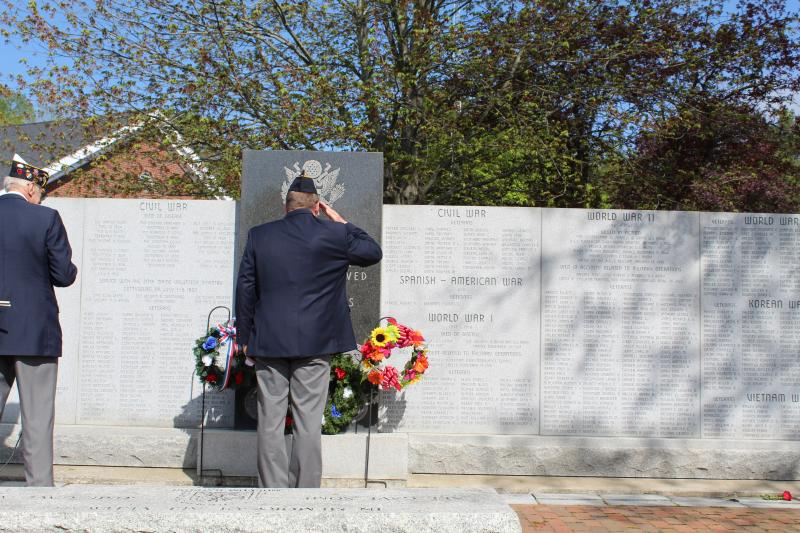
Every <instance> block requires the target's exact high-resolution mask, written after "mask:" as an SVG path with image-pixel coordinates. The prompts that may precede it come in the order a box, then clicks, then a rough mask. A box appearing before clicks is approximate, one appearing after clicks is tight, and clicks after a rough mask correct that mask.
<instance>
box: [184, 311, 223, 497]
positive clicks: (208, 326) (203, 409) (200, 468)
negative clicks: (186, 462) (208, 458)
mask: <svg viewBox="0 0 800 533" xmlns="http://www.w3.org/2000/svg"><path fill="white" fill-rule="evenodd" d="M217 309H224V310H225V311H227V312H228V320H227V321H228V322H230V320H231V310H230V308H229V307H226V306H224V305H218V306H216V307H215V308H213V309H212V310H211V311H209V312H208V319H207V320H206V334H207V335H210V334H211V315H213V314H214V311H216V310H217ZM192 379H194V378H192ZM205 429H206V382H205V381H203V394H202V400H201V403H200V460H199V461H198V464H197V476H198V477H199V479H200V486H203V485H204V481H205V478H204V476H205V474H204V471H203V451H204V450H203V447H204V444H205Z"/></svg>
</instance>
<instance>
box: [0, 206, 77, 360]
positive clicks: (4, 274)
mask: <svg viewBox="0 0 800 533" xmlns="http://www.w3.org/2000/svg"><path fill="white" fill-rule="evenodd" d="M77 274H78V268H77V267H76V266H75V265H73V264H72V249H71V248H70V246H69V240H68V239H67V230H66V229H65V228H64V223H63V222H61V217H60V216H59V215H58V211H56V210H54V209H50V208H49V207H45V206H42V205H36V204H31V203H28V202H27V201H26V200H25V198H23V197H21V196H19V195H18V194H4V195H2V196H0V300H10V301H11V307H10V308H4V307H0V357H2V356H21V355H38V356H50V357H61V326H60V324H59V323H58V303H57V302H56V294H55V291H54V290H53V287H54V286H55V287H68V286H69V285H72V283H73V282H74V281H75V276H76V275H77Z"/></svg>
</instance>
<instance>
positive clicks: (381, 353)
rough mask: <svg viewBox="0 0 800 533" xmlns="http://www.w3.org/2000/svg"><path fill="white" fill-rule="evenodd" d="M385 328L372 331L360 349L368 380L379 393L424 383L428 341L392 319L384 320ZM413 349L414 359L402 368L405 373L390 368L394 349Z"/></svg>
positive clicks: (412, 355)
mask: <svg viewBox="0 0 800 533" xmlns="http://www.w3.org/2000/svg"><path fill="white" fill-rule="evenodd" d="M384 320H386V325H385V326H381V325H379V326H378V327H377V328H375V329H373V330H372V333H370V336H369V338H367V339H366V340H365V341H364V344H362V345H361V346H359V347H358V351H359V352H360V353H361V369H362V371H363V373H364V374H365V375H366V380H367V382H369V383H370V384H371V385H372V386H373V387H377V388H378V389H380V390H389V389H395V390H398V391H400V390H403V389H404V388H405V387H408V386H409V385H413V384H414V383H417V382H418V381H419V380H421V379H422V376H423V375H424V374H425V371H426V370H428V347H427V345H426V344H425V337H423V336H422V333H420V332H419V331H417V330H414V329H411V328H409V327H408V326H404V325H403V324H400V323H398V322H397V320H395V319H394V318H392V317H386V318H382V319H381V322H382V321H384ZM409 347H410V348H411V357H410V358H409V359H408V361H406V363H405V364H404V365H403V370H402V373H400V372H398V370H397V368H396V367H394V366H392V365H389V364H387V362H386V360H387V359H389V357H391V355H392V353H393V352H394V350H395V349H397V348H400V349H403V348H409Z"/></svg>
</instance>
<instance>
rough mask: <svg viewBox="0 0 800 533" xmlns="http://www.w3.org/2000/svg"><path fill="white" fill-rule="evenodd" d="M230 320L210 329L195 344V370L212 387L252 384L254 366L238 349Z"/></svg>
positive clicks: (215, 388)
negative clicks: (248, 362) (250, 364)
mask: <svg viewBox="0 0 800 533" xmlns="http://www.w3.org/2000/svg"><path fill="white" fill-rule="evenodd" d="M237 348H238V347H237V345H236V327H235V326H234V322H233V320H231V321H229V322H227V323H225V324H219V325H217V326H215V327H212V328H210V329H209V330H208V331H207V332H206V334H205V335H203V336H202V337H200V338H198V339H197V340H196V341H195V345H194V358H195V372H196V373H197V377H198V378H199V379H200V381H201V382H202V383H205V384H206V385H208V386H209V387H211V388H212V389H214V390H220V391H221V390H225V389H227V388H238V387H248V386H252V385H253V384H254V383H255V369H254V368H253V367H251V366H249V365H248V364H247V363H246V358H245V356H244V353H242V352H241V351H240V350H238V349H237Z"/></svg>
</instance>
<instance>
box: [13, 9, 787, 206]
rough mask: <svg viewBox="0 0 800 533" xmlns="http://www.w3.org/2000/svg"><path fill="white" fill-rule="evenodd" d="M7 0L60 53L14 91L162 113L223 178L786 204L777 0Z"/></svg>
mask: <svg viewBox="0 0 800 533" xmlns="http://www.w3.org/2000/svg"><path fill="white" fill-rule="evenodd" d="M3 1H5V2H6V3H7V4H8V8H9V9H8V10H7V14H6V15H5V20H4V22H5V26H6V28H10V30H6V32H7V33H8V32H11V33H13V34H14V38H16V39H20V40H22V41H26V40H30V41H37V42H40V43H43V44H44V45H46V46H47V47H48V49H49V50H50V53H51V54H52V56H53V57H54V58H55V57H67V58H69V59H70V61H71V67H70V68H65V67H63V63H59V62H54V63H53V66H52V67H51V68H43V69H38V70H37V71H35V72H33V73H32V76H31V78H32V79H33V80H35V81H34V82H33V83H32V84H31V85H30V87H29V90H31V91H32V92H33V93H35V94H36V95H37V96H38V97H39V98H41V99H42V100H43V101H46V102H47V103H48V104H49V105H51V106H55V107H56V108H57V109H60V110H61V111H62V112H63V113H70V114H74V113H75V112H76V110H77V111H78V112H80V113H82V114H83V115H85V116H87V117H88V116H93V117H98V116H119V114H120V113H121V112H125V113H139V114H142V116H145V115H147V114H148V113H149V112H150V111H152V110H159V111H161V114H160V115H159V116H160V117H161V118H160V119H159V120H168V121H170V122H173V125H174V126H175V127H176V128H177V129H178V130H179V131H181V133H182V134H183V140H184V142H187V143H190V144H191V145H192V146H193V148H194V149H195V151H196V152H198V153H200V154H202V155H203V156H204V157H205V159H206V160H207V161H206V162H207V163H208V165H209V167H210V168H211V170H212V172H213V173H214V174H215V175H217V176H220V177H221V178H220V179H221V180H222V183H221V185H222V186H223V187H225V188H227V189H228V190H230V191H231V193H232V194H236V193H237V190H236V188H237V181H238V180H237V177H238V171H239V169H240V154H241V150H242V149H243V148H254V149H267V148H275V149H312V150H313V149H336V150H369V151H380V152H383V153H384V156H385V200H386V201H387V202H391V203H445V204H449V203H467V204H486V205H537V206H564V207H585V206H593V207H638V208H656V209H707V210H717V209H726V210H784V211H798V210H800V198H799V197H798V193H797V189H798V176H799V175H800V163H799V162H798V158H799V156H800V154H799V153H798V146H799V144H798V135H799V134H800V132H798V125H797V121H796V120H795V119H794V117H793V116H792V115H791V114H790V113H789V112H788V111H787V109H788V108H789V107H790V106H791V104H792V98H793V97H795V96H796V95H798V93H800V71H798V68H797V65H798V59H800V58H799V57H798V56H799V55H800V46H798V45H799V44H800V41H799V40H798V16H797V14H796V13H791V12H790V10H789V9H788V8H787V5H786V3H785V2H784V1H783V0H766V1H761V2H747V1H744V2H741V3H740V4H739V5H737V6H736V7H735V8H730V7H728V3H727V2H722V1H713V0H696V1H694V0H630V1H628V0H625V1H622V0H614V1H607V2H596V1H590V0H537V1H534V0H514V1H499V0H475V1H469V0H329V1H314V0H311V1H308V2H281V1H278V0H202V1H201V0H93V1H91V2H89V1H86V0H60V1H58V2H55V1H49V0H31V1H30V2H29V3H28V5H27V7H25V8H17V7H15V6H14V2H12V1H11V0H3ZM53 20H59V21H66V22H65V23H62V24H58V25H54V24H52V23H51V22H50V21H53ZM125 116H130V115H125Z"/></svg>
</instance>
